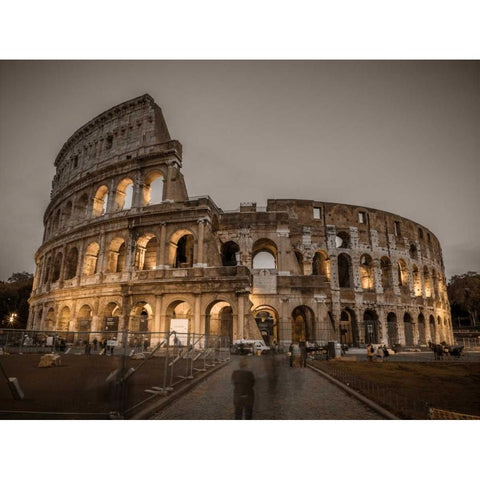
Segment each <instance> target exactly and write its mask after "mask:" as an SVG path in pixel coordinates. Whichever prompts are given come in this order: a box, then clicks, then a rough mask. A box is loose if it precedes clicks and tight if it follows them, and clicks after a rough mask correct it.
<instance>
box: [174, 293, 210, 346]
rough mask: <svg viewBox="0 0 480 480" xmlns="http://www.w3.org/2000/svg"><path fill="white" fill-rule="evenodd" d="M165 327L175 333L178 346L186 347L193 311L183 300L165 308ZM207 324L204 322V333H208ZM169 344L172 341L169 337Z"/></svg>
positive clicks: (190, 331)
mask: <svg viewBox="0 0 480 480" xmlns="http://www.w3.org/2000/svg"><path fill="white" fill-rule="evenodd" d="M166 313H167V325H168V330H169V331H170V332H172V331H175V332H177V335H176V341H177V344H178V345H187V344H188V342H189V341H190V334H191V333H199V332H192V318H193V309H192V307H191V306H190V304H189V303H188V302H186V301H184V300H176V301H174V302H172V303H171V304H170V305H169V306H168V308H167V311H166ZM207 323H208V322H205V333H208V330H207ZM171 343H172V344H173V343H174V339H173V338H172V337H171Z"/></svg>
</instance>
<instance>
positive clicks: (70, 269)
mask: <svg viewBox="0 0 480 480" xmlns="http://www.w3.org/2000/svg"><path fill="white" fill-rule="evenodd" d="M77 269H78V248H77V247H71V248H70V249H69V250H68V253H67V257H66V259H65V280H69V279H70V278H74V277H76V276H77Z"/></svg>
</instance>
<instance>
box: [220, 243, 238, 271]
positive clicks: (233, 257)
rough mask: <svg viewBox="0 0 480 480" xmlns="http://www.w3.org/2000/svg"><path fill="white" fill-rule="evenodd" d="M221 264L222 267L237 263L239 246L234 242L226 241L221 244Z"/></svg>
mask: <svg viewBox="0 0 480 480" xmlns="http://www.w3.org/2000/svg"><path fill="white" fill-rule="evenodd" d="M221 254H222V265H223V266H224V267H233V266H235V265H238V263H239V262H238V261H239V258H240V247H239V246H238V245H237V244H236V243H235V242H232V241H230V242H226V243H224V244H222V249H221Z"/></svg>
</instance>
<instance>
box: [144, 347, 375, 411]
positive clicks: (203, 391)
mask: <svg viewBox="0 0 480 480" xmlns="http://www.w3.org/2000/svg"><path fill="white" fill-rule="evenodd" d="M243 358H245V357H243ZM247 358H248V368H249V369H251V370H252V371H253V373H254V375H255V404H254V407H253V418H254V419H256V420H327V419H328V420H363V419H365V420H376V419H382V418H383V417H381V416H380V415H379V414H377V413H376V412H374V411H373V410H371V409H369V408H368V407H366V406H365V405H364V404H363V403H361V402H359V401H358V400H356V399H355V398H353V397H351V396H349V395H347V394H346V393H345V392H344V391H342V390H341V389H339V388H338V387H336V386H335V385H333V384H331V383H330V382H329V381H328V380H325V379H324V378H323V377H321V376H320V375H319V374H317V373H315V372H313V371H312V370H310V369H309V368H290V367H289V365H288V357H286V356H285V355H264V356H262V357H247ZM238 361H239V357H238V356H232V361H231V362H230V364H229V365H226V366H225V367H223V368H221V369H220V370H219V371H218V372H215V373H214V374H212V375H211V376H210V377H208V378H207V379H206V380H205V381H203V382H202V383H201V384H200V385H198V386H196V387H195V388H194V389H192V390H191V391H190V392H188V393H187V394H186V395H185V396H183V397H182V398H180V399H178V400H177V401H176V402H175V403H173V404H172V405H170V406H168V407H166V408H165V409H164V410H162V411H161V412H160V413H159V414H157V415H155V416H154V417H152V418H154V419H157V420H231V419H233V418H234V412H233V387H232V385H231V383H230V377H231V375H232V372H233V370H235V369H236V368H238Z"/></svg>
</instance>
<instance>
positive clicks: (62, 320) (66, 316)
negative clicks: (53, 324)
mask: <svg viewBox="0 0 480 480" xmlns="http://www.w3.org/2000/svg"><path fill="white" fill-rule="evenodd" d="M70 320H71V312H70V309H69V308H68V307H63V308H62V311H61V312H60V317H59V319H58V323H57V331H60V332H68V328H69V326H70Z"/></svg>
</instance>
